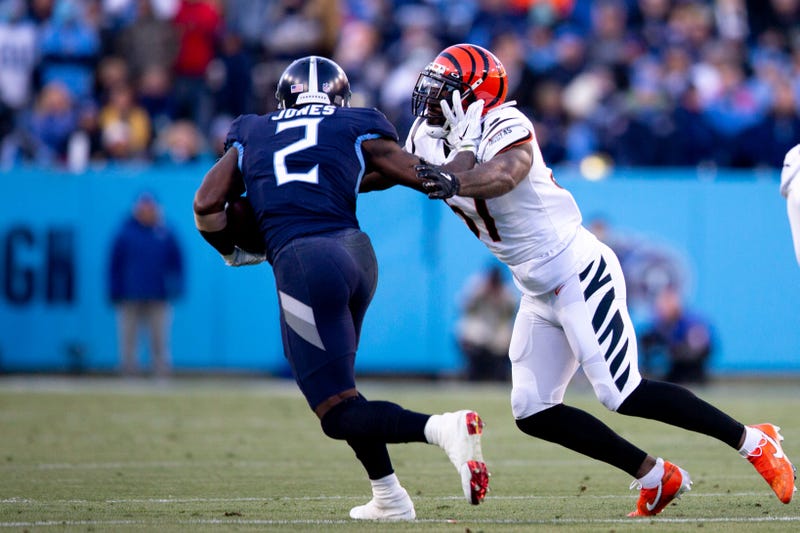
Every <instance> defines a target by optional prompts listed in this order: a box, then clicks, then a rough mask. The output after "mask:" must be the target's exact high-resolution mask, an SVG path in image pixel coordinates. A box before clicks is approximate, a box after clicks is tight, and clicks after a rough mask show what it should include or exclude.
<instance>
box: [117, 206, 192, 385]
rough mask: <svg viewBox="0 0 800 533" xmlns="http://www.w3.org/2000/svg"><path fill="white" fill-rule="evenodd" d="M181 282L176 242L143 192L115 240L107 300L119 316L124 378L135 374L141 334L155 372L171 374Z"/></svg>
mask: <svg viewBox="0 0 800 533" xmlns="http://www.w3.org/2000/svg"><path fill="white" fill-rule="evenodd" d="M183 278H184V272H183V257H182V254H181V249H180V247H179V245H178V241H177V239H176V237H175V235H174V234H173V232H172V230H171V229H170V228H169V227H168V226H167V225H166V224H165V223H164V221H163V219H162V215H161V208H160V206H159V204H158V202H157V201H156V199H155V198H154V197H153V196H152V195H151V194H150V193H142V194H141V195H139V197H138V198H137V199H136V201H135V203H134V206H133V213H132V215H131V216H130V217H129V218H128V219H126V220H125V222H124V223H123V224H122V227H121V228H120V229H119V231H118V232H117V234H116V236H115V237H114V241H113V245H112V248H111V258H110V265H109V291H110V294H109V296H110V298H111V301H112V303H114V305H115V306H116V308H117V311H118V327H119V346H120V356H121V362H122V373H123V375H126V376H130V375H135V374H137V373H138V372H139V357H138V350H137V347H138V344H139V331H140V329H143V330H145V331H146V332H147V335H148V337H149V341H150V356H151V358H152V370H153V373H154V374H155V375H156V376H160V377H164V376H167V375H168V374H169V372H170V368H171V356H170V348H169V346H170V338H169V333H170V328H171V322H172V316H171V315H172V310H171V302H172V301H173V300H174V299H176V298H178V297H179V296H181V294H182V292H183V284H184V279H183Z"/></svg>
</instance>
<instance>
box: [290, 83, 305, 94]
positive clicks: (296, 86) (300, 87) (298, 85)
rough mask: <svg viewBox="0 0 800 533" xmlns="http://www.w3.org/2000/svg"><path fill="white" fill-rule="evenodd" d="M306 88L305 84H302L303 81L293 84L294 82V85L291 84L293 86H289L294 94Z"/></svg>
mask: <svg viewBox="0 0 800 533" xmlns="http://www.w3.org/2000/svg"><path fill="white" fill-rule="evenodd" d="M305 89H306V88H305V87H304V86H303V84H302V83H293V84H292V86H291V87H289V91H290V92H291V93H292V94H294V93H301V92H303V91H305Z"/></svg>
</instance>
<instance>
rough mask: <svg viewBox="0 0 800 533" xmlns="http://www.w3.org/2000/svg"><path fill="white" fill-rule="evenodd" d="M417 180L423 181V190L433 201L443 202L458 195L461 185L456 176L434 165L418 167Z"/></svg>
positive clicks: (416, 167)
mask: <svg viewBox="0 0 800 533" xmlns="http://www.w3.org/2000/svg"><path fill="white" fill-rule="evenodd" d="M414 170H416V171H417V178H419V179H420V180H422V189H423V190H424V191H425V193H426V194H427V195H428V198H430V199H432V200H443V199H445V198H450V197H451V196H455V195H456V194H458V191H459V190H460V189H461V183H460V182H459V181H458V177H456V176H455V174H451V173H449V172H447V171H445V170H444V169H442V167H436V166H432V165H417V166H415V167H414Z"/></svg>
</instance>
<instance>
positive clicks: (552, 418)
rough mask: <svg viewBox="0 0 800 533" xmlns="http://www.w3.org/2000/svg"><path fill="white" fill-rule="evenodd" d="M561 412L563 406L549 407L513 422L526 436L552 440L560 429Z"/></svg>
mask: <svg viewBox="0 0 800 533" xmlns="http://www.w3.org/2000/svg"><path fill="white" fill-rule="evenodd" d="M563 411H564V404H556V405H550V406H548V407H547V408H545V409H543V410H541V411H538V412H536V413H534V414H531V415H529V416H526V417H525V418H517V419H516V420H515V422H516V424H517V427H518V428H519V430H520V431H522V432H523V433H525V434H526V435H530V436H532V437H537V438H543V439H546V440H552V438H553V435H554V434H555V433H556V432H558V431H559V430H560V429H561V426H560V425H559V424H560V422H559V418H560V415H561V414H562V413H563Z"/></svg>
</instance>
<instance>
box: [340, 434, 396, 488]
mask: <svg viewBox="0 0 800 533" xmlns="http://www.w3.org/2000/svg"><path fill="white" fill-rule="evenodd" d="M347 444H349V445H350V447H351V448H352V449H353V451H354V452H356V457H357V458H358V460H359V461H360V462H361V464H362V465H364V469H365V470H366V471H367V476H368V477H369V478H370V479H372V480H375V479H380V478H382V477H386V476H388V475H389V474H392V473H393V472H394V468H392V460H391V459H390V458H389V450H387V449H386V444H384V443H383V442H376V441H372V440H357V439H350V440H348V441H347Z"/></svg>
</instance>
